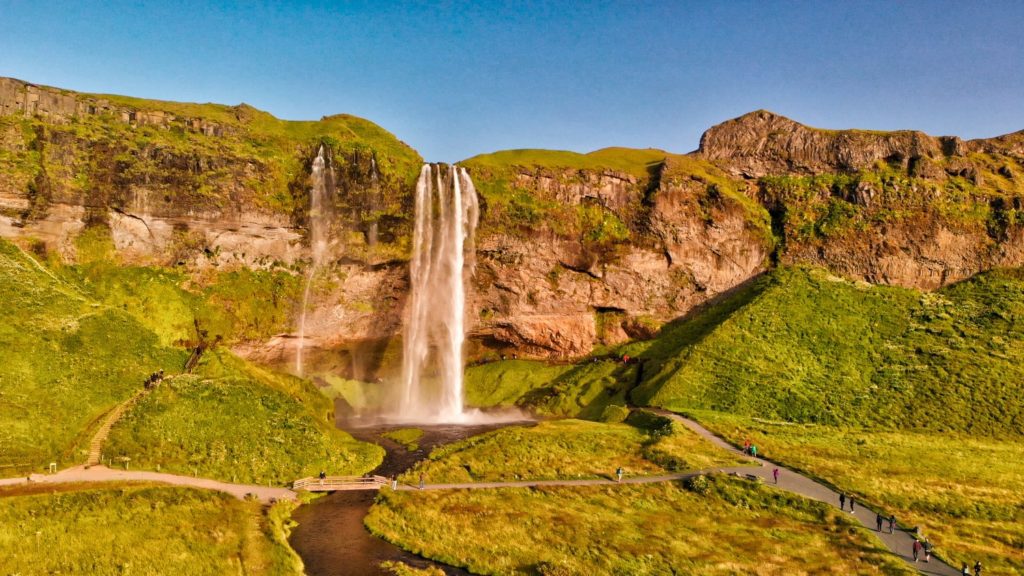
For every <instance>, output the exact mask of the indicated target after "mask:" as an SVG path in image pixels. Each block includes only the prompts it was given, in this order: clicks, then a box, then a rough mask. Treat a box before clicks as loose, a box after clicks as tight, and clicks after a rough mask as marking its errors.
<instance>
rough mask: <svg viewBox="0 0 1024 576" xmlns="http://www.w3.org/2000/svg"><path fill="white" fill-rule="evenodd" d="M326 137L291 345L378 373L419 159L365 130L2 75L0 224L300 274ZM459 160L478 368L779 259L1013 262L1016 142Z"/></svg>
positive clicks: (728, 144)
mask: <svg viewBox="0 0 1024 576" xmlns="http://www.w3.org/2000/svg"><path fill="white" fill-rule="evenodd" d="M321 146H323V147H324V148H325V150H326V151H328V153H329V155H330V157H331V159H332V161H331V163H330V171H331V173H330V174H329V191H328V193H329V196H330V199H331V201H330V202H329V205H328V209H329V210H330V212H331V218H330V223H329V230H328V233H327V237H328V247H327V250H326V252H327V253H326V255H325V256H324V258H323V265H322V270H321V271H318V272H317V273H316V275H315V277H314V278H313V279H312V281H311V284H310V286H311V290H312V292H311V297H310V304H309V306H308V309H307V310H306V335H307V337H308V338H309V342H308V343H307V345H308V346H309V347H310V348H311V350H310V357H311V359H312V361H313V362H314V364H316V365H318V366H320V368H321V369H322V371H325V372H331V373H335V374H342V375H345V376H354V377H358V378H363V379H372V378H375V377H377V376H378V375H379V374H380V372H381V369H382V367H383V366H397V362H392V361H391V359H394V358H396V357H397V354H398V351H399V350H400V348H401V346H400V345H399V343H398V338H399V337H400V334H401V326H402V317H403V313H404V311H405V308H406V304H407V302H406V300H407V295H408V292H409V284H408V283H409V280H408V258H409V253H410V248H411V239H410V234H411V219H412V212H413V206H412V193H413V189H414V182H415V178H416V174H417V173H418V172H419V166H420V164H421V162H422V161H421V159H420V158H419V156H418V155H417V154H416V152H415V151H413V150H412V149H411V148H409V147H408V146H406V145H405V144H404V143H402V142H400V141H399V140H397V139H396V138H395V137H394V136H392V135H391V134H389V133H387V132H386V131H384V130H383V129H381V128H380V127H378V126H376V125H374V124H372V123H370V122H367V121H365V120H361V119H359V118H354V117H351V116H344V115H341V116H332V117H327V118H323V119H321V120H320V121H317V122H286V121H282V120H278V119H276V118H274V117H273V116H270V115H269V114H267V113H265V112H261V111H259V110H256V109H254V108H252V107H250V106H247V105H244V104H243V105H238V106H222V105H214V104H201V105H200V104H181V103H172V102H158V101H152V100H140V99H134V98H126V97H121V96H105V95H90V94H82V93H76V92H70V91H67V90H60V89H56V88H48V87H43V86H35V85H32V84H29V83H25V82H21V81H18V80H12V79H3V78H0V236H3V237H6V238H12V239H15V240H16V241H17V242H19V243H20V244H21V245H22V246H24V247H26V248H30V249H32V250H35V251H36V252H37V253H40V254H46V255H49V257H52V258H58V259H61V260H63V261H65V262H71V263H73V262H77V261H81V260H82V259H83V258H86V257H88V256H87V254H86V253H87V252H88V249H89V245H90V243H92V242H94V241H95V238H96V237H101V238H103V239H105V241H106V242H109V243H110V244H111V245H112V246H113V248H114V250H115V255H114V256H113V257H114V258H115V259H116V260H117V261H118V262H120V263H123V264H130V265H145V266H163V267H174V268H177V269H178V270H181V271H183V272H184V273H185V274H186V276H187V277H189V278H191V282H192V283H194V284H197V285H202V284H203V283H204V282H210V281H211V280H209V278H210V277H211V271H213V272H215V273H216V272H220V271H228V270H233V269H239V268H247V269H261V270H268V271H273V272H275V273H280V274H288V275H294V276H298V277H305V275H306V273H307V267H308V265H309V263H310V261H311V252H310V243H309V236H310V232H309V222H310V209H309V206H310V197H309V190H310V187H311V182H310V172H311V166H312V162H313V159H314V158H315V157H316V156H317V152H318V150H319V149H320V147H321ZM462 165H463V166H464V167H466V168H467V170H468V171H469V173H470V175H471V176H472V178H473V180H474V182H475V183H476V186H477V189H478V191H479V195H480V204H481V220H480V227H479V229H478V236H477V242H476V246H477V253H476V259H477V268H476V275H475V277H474V279H473V284H474V286H473V290H471V292H470V294H468V298H469V300H468V306H467V308H468V310H469V311H470V313H469V314H468V316H467V319H466V320H467V326H468V328H469V330H470V337H471V340H470V345H469V349H468V351H469V355H470V359H476V358H481V357H486V356H496V355H498V354H507V355H512V354H516V355H520V356H534V357H545V358H572V357H578V356H581V355H585V354H588V353H590V352H591V351H592V350H593V349H594V347H595V346H597V345H601V344H614V343H617V342H621V341H624V340H626V339H629V338H645V337H649V336H651V335H652V334H653V333H654V332H655V331H656V330H657V329H658V328H659V326H661V325H662V324H663V323H665V322H667V321H670V320H672V319H674V318H677V317H679V316H682V315H685V314H686V313H687V312H688V311H690V310H693V309H694V308H695V307H696V306H698V305H700V304H701V303H703V302H706V301H708V300H709V299H711V298H713V297H715V296H716V295H719V294H722V293H724V292H727V291H729V290H731V289H733V288H735V287H736V286H738V285H740V284H742V283H744V282H746V281H748V280H750V279H751V278H752V277H754V276H757V275H759V274H761V273H762V272H764V271H765V270H767V269H768V268H770V267H772V266H774V265H776V264H778V263H782V264H787V263H811V264H815V265H819V266H823V267H826V268H829V269H831V270H833V271H834V272H837V273H840V274H842V275H845V276H847V277H850V278H855V279H861V280H867V281H869V282H875V283H884V284H896V285H902V286H910V287H917V288H926V289H931V288H935V287H938V286H942V285H945V284H948V283H951V282H954V281H957V280H960V279H963V278H966V277H969V276H971V275H973V274H976V273H977V272H979V271H982V270H986V269H989V268H993V267H999V266H1019V265H1021V264H1024V227H1022V225H1021V221H1022V217H1024V213H1022V210H1024V132H1018V133H1015V134H1009V135H1007V136H1002V137H998V138H990V139H984V140H971V141H963V140H960V139H959V138H956V137H932V136H929V135H926V134H923V133H920V132H912V131H899V132H869V131H860V130H820V129H816V128H810V127H807V126H804V125H802V124H799V123H797V122H795V121H793V120H790V119H788V118H784V117H782V116H778V115H776V114H772V113H770V112H766V111H757V112H753V113H750V114H747V115H745V116H742V117H740V118H737V119H735V120H730V121H727V122H724V123H722V124H720V125H718V126H715V127H713V128H711V129H710V130H708V131H707V133H705V135H704V136H703V138H702V139H701V144H700V149H699V150H697V151H696V152H694V153H692V154H687V155H678V154H671V153H667V152H663V151H659V150H630V149H606V150H600V151H597V152H593V153H590V154H585V155H584V154H575V153H569V152H554V151H531V150H519V151H508V152H500V153H495V154H489V155H483V156H477V157H474V158H471V159H469V160H466V161H465V162H463V163H462ZM214 276H215V274H214ZM294 307H295V312H294V315H295V316H296V317H297V316H298V313H299V312H300V311H301V310H300V307H301V305H300V304H299V303H295V305H294ZM294 343H295V337H294V334H293V333H291V332H287V331H285V332H276V333H260V332H258V331H257V333H249V334H247V335H246V336H245V337H244V338H242V337H239V338H236V339H234V340H232V341H230V342H229V344H231V345H232V346H233V347H235V349H236V350H237V351H240V352H242V353H244V354H245V355H247V356H249V357H252V358H256V359H259V360H262V361H264V362H267V363H273V364H277V363H280V364H282V365H287V364H288V363H289V362H291V359H292V355H293V353H294V350H293V349H294Z"/></svg>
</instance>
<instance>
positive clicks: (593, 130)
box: [0, 0, 1024, 161]
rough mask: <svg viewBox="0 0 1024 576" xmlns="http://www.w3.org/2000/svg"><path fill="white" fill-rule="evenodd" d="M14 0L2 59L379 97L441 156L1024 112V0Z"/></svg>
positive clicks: (112, 74)
mask: <svg viewBox="0 0 1024 576" xmlns="http://www.w3.org/2000/svg"><path fill="white" fill-rule="evenodd" d="M384 4H385V3H383V2H380V3H378V2H365V3H364V2H347V3H337V2H330V1H327V0H321V1H319V2H309V3H306V2H238V3H227V2H222V3H216V2H210V3H200V2H196V3H190V2H175V3H170V2H168V3H160V2H125V3H120V2H88V1H82V2H67V3H66V5H61V4H59V3H51V2H46V1H44V0H26V1H11V0H0V75H2V76H14V77H17V78H21V79H24V80H28V81H32V82H37V83H41V84H49V85H55V86H60V87H65V88H71V89H76V90H84V91H90V92H108V93H118V94H128V95H132V96H142V97H150V98H161V99H167V100H183V101H199V102H222V103H227V104H237V103H239V102H247V103H249V104H252V105H254V106H256V107H259V108H262V109H264V110H268V111H270V112H272V113H273V114H275V115H277V116H279V117H282V118H289V119H315V118H319V117H321V116H323V115H326V114H335V113H340V112H346V113H350V114H355V115H358V116H363V117H365V118H369V119H371V120H373V121H375V122H377V123H379V124H381V125H382V126H384V127H385V128H387V129H388V130H390V131H392V132H394V133H395V134H396V135H398V137H399V138H401V139H403V140H405V141H406V142H408V143H409V144H411V145H412V146H414V147H415V148H416V149H418V150H419V151H420V153H421V154H423V156H424V157H425V158H427V159H429V160H443V161H454V160H459V159H462V158H466V157H468V156H472V155H474V154H477V153H481V152H489V151H494V150H499V149H505V148H527V147H529V148H558V149H571V150H579V151H589V150H594V149H597V148H602V147H605V146H632V147H656V148H665V149H668V150H672V151H677V152H685V151H689V150H692V149H694V148H696V146H697V143H698V140H699V138H700V134H701V133H702V132H703V131H704V130H705V129H706V128H707V127H709V126H711V125H713V124H715V123H718V122H720V121H722V120H725V119H728V118H731V117H735V116H738V115H740V114H743V113H745V112H748V111H751V110H755V109H758V108H767V109H769V110H773V111H776V112H779V113H781V114H785V115H787V116H790V117H792V118H794V119H796V120H799V121H802V122H804V123H807V124H811V125H816V126H821V127H829V128H843V127H860V128H870V129H896V128H917V129H922V130H925V131H926V132H929V133H932V134H957V135H961V136H965V137H981V136H994V135H997V134H1002V133H1006V132H1012V131H1016V130H1020V129H1024V2H1020V1H1011V2H939V1H920V2H912V1H908V2H860V1H853V0H850V1H836V2H825V1H821V2H792V3H791V2H767V1H759V2H740V1H729V2H718V3H712V2H628V1H624V2H608V3H606V2H592V3H586V2H565V3H553V2H552V3H548V2H508V3H498V2H493V3H492V2H478V3H465V4H461V3H438V4H433V3H412V2H410V3H395V4H390V5H384Z"/></svg>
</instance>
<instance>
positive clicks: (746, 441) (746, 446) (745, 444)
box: [743, 438, 750, 454]
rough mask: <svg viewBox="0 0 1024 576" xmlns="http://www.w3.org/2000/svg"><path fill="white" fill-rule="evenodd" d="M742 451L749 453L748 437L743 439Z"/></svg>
mask: <svg viewBox="0 0 1024 576" xmlns="http://www.w3.org/2000/svg"><path fill="white" fill-rule="evenodd" d="M743 453H744V454H750V438H746V439H745V440H743Z"/></svg>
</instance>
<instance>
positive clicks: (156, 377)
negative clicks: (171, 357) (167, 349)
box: [143, 368, 164, 390]
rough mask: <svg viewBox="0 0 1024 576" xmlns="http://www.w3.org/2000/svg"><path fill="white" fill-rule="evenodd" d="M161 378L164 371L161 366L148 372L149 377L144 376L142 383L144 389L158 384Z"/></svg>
mask: <svg viewBox="0 0 1024 576" xmlns="http://www.w3.org/2000/svg"><path fill="white" fill-rule="evenodd" d="M163 379H164V371H163V369H162V368H161V369H160V371H158V372H153V373H152V374H150V375H149V378H146V382H145V383H144V384H143V386H144V387H145V388H146V390H149V389H151V388H154V387H156V385H157V384H159V383H160V382H161V381H162V380H163Z"/></svg>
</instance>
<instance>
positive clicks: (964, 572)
mask: <svg viewBox="0 0 1024 576" xmlns="http://www.w3.org/2000/svg"><path fill="white" fill-rule="evenodd" d="M963 565H964V567H963V568H961V569H960V574H961V575H962V576H971V571H970V570H968V569H967V562H964V563H963Z"/></svg>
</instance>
